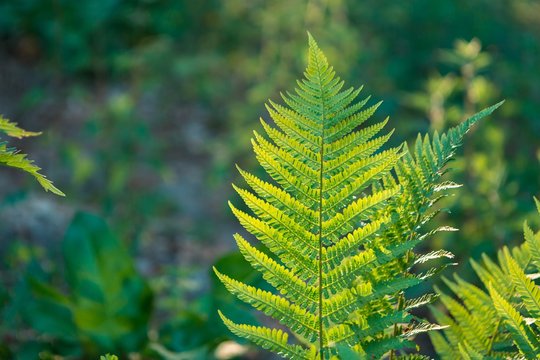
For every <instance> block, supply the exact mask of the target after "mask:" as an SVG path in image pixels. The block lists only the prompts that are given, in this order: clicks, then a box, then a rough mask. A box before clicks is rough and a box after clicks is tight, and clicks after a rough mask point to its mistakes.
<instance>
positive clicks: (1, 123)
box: [0, 115, 64, 196]
mask: <svg viewBox="0 0 540 360" xmlns="http://www.w3.org/2000/svg"><path fill="white" fill-rule="evenodd" d="M0 132H3V133H4V134H5V135H7V136H10V137H14V138H18V139H21V138H24V137H30V136H37V135H40V134H41V133H39V132H30V131H26V130H23V129H21V128H20V127H18V126H17V124H16V123H13V122H11V121H9V120H7V119H6V118H4V117H2V116H1V115H0ZM0 163H1V164H4V165H6V166H11V167H14V168H17V169H21V170H22V171H25V172H27V173H29V174H30V175H32V176H33V177H34V178H35V179H36V180H37V181H38V182H39V184H40V185H41V186H42V187H43V188H44V189H45V190H46V191H50V192H52V193H54V194H56V195H60V196H64V193H63V192H62V191H60V190H59V189H58V188H56V187H55V186H54V185H53V183H52V181H51V180H49V179H47V178H46V177H45V175H43V174H41V173H40V172H39V171H40V170H41V168H40V167H38V166H37V165H36V164H34V161H32V160H30V159H28V158H27V155H26V154H22V153H20V152H19V151H18V150H17V149H14V148H10V147H8V146H7V143H6V142H0Z"/></svg>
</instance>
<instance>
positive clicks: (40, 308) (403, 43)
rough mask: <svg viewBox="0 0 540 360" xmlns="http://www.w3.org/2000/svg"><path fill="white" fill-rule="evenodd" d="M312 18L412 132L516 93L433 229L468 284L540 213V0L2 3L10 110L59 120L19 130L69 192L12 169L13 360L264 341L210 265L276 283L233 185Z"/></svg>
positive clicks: (0, 40) (1, 340) (177, 354)
mask: <svg viewBox="0 0 540 360" xmlns="http://www.w3.org/2000/svg"><path fill="white" fill-rule="evenodd" d="M307 30H309V31H310V32H311V33H312V34H313V35H314V36H315V37H316V38H317V40H318V42H319V45H320V46H321V48H322V49H323V50H324V51H325V53H326V54H327V56H328V58H329V59H330V62H331V63H333V64H334V65H335V68H336V70H337V72H338V73H339V74H341V76H342V78H344V79H345V80H346V81H347V82H348V84H350V85H353V86H359V85H362V84H365V85H366V86H365V90H364V91H365V93H370V94H372V95H373V98H374V101H377V100H379V99H383V100H384V101H385V102H384V103H383V105H382V107H381V108H380V110H379V111H378V113H377V115H376V117H377V119H379V120H380V119H383V118H384V117H385V116H386V115H390V118H391V120H390V121H391V127H394V128H396V130H397V131H396V134H397V135H394V137H393V141H394V143H396V144H397V143H400V142H402V141H405V140H407V141H412V140H414V139H415V137H416V134H417V133H418V132H427V131H433V130H444V129H447V128H448V127H450V126H452V125H455V124H457V123H458V122H459V121H461V120H462V119H464V118H466V117H467V116H468V115H471V114H472V113H474V112H476V111H478V110H480V109H481V108H483V107H485V106H487V105H491V104H493V103H495V102H498V101H499V100H501V99H506V103H505V104H504V105H503V107H501V108H500V109H499V110H497V111H496V113H495V114H494V115H493V116H490V119H489V120H487V121H485V122H483V123H482V124H481V125H480V126H478V127H477V128H476V129H475V130H474V131H473V132H472V133H471V134H469V135H468V136H467V139H466V142H465V145H464V148H463V150H461V151H460V157H459V158H458V159H457V160H456V161H455V162H454V163H453V168H454V170H453V172H452V173H451V178H452V179H453V180H454V181H457V182H459V183H462V184H463V185H464V186H463V187H462V188H461V189H459V190H458V192H457V196H455V197H453V198H451V199H448V200H447V201H446V202H445V206H446V207H447V208H448V209H449V210H450V212H451V213H450V214H444V215H442V216H440V217H439V218H438V220H437V223H438V224H446V225H451V226H454V227H457V228H459V229H460V230H461V231H459V232H456V233H449V234H445V235H438V236H437V237H436V238H435V239H433V240H431V241H430V242H429V243H427V244H425V245H424V246H425V247H426V250H428V248H435V249H438V248H441V247H444V248H446V249H448V250H451V251H453V252H454V253H455V254H456V255H457V261H458V262H459V263H460V265H459V266H458V267H457V268H453V269H452V270H451V271H459V272H460V273H461V274H462V276H464V277H465V278H470V277H471V270H470V267H469V265H468V260H467V259H468V258H469V257H471V256H472V257H475V258H478V256H479V255H480V254H481V253H482V252H487V253H489V254H493V253H494V250H495V249H497V248H498V247H500V246H502V245H504V244H512V243H517V242H519V241H520V238H521V225H522V222H523V221H524V220H525V219H529V220H530V222H532V223H533V225H538V224H534V220H535V219H534V217H533V216H532V214H533V208H534V206H533V201H532V196H534V195H537V196H538V195H540V141H539V140H538V137H539V135H540V115H539V113H540V2H539V1H537V0H474V1H470V0H438V1H429V0H407V1H400V2H396V1H393V0H362V1H353V0H350V1H347V0H309V1H308V0H288V1H283V0H276V1H261V0H253V1H245V0H226V1H218V0H206V1H185V0H124V1H121V0H79V1H74V0H4V1H2V2H0V113H2V114H4V115H5V116H6V117H7V118H9V119H11V120H13V121H16V122H18V123H19V124H20V125H21V126H22V127H24V128H26V129H28V130H33V131H43V132H44V133H43V135H42V136H41V137H39V138H37V139H36V138H34V139H31V140H25V141H17V142H13V143H12V144H13V145H16V146H17V147H18V148H21V149H22V150H23V151H25V152H27V153H29V154H30V156H31V157H32V158H33V159H35V160H36V162H37V163H38V164H39V165H40V166H41V167H43V168H44V172H45V173H46V174H47V175H48V177H49V178H51V179H52V180H53V181H54V182H55V184H56V185H57V186H58V187H59V188H60V189H62V190H63V191H64V192H65V193H66V194H67V196H66V198H60V197H56V196H54V195H51V194H47V193H44V192H43V191H42V190H41V189H40V188H39V187H38V186H37V185H36V184H35V183H34V182H33V181H32V179H30V178H29V177H28V176H25V175H23V174H19V173H18V172H15V171H12V170H10V169H7V168H4V169H2V174H1V175H0V183H1V187H0V223H1V226H0V258H1V262H0V359H36V358H40V359H53V358H54V359H58V358H62V357H64V358H67V359H72V358H73V359H77V358H82V359H92V358H95V357H96V356H97V355H99V354H103V353H106V352H114V353H116V354H118V355H121V356H122V357H123V358H128V357H129V358H132V359H145V358H158V359H159V358H165V359H177V360H178V359H213V358H218V359H226V358H234V357H235V356H236V358H244V359H250V358H251V359H262V358H264V357H265V356H268V355H267V354H266V355H265V354H263V353H262V352H258V351H257V350H256V349H253V348H251V347H246V346H244V345H243V344H240V345H237V344H235V343H234V342H231V340H233V341H234V340H236V339H234V338H233V337H232V336H231V335H230V334H229V333H228V331H227V330H226V329H225V328H224V326H223V325H222V324H221V321H220V320H219V318H218V317H217V314H216V309H217V308H222V309H224V310H225V312H227V313H228V314H229V315H230V316H231V317H232V318H233V319H235V320H238V321H252V322H257V321H264V320H262V319H260V318H257V317H254V316H253V315H251V313H250V312H249V311H246V308H244V307H242V306H241V305H239V304H238V303H236V302H235V301H234V299H232V298H231V297H230V296H229V295H228V294H227V293H226V291H225V290H224V289H223V288H222V287H221V286H220V285H219V284H218V283H217V281H216V279H215V278H214V277H213V276H212V275H211V272H210V268H211V266H212V265H214V264H216V263H217V264H219V267H220V269H222V271H223V272H225V273H229V274H233V275H235V276H236V277H237V278H241V279H244V280H245V281H248V282H252V283H258V282H259V281H260V278H258V277H257V276H256V274H253V273H252V272H251V271H250V270H249V267H246V265H245V264H244V263H243V262H242V261H241V260H240V256H239V254H238V253H236V252H235V251H234V246H233V243H234V241H233V239H232V234H233V232H235V231H237V230H239V225H238V224H237V223H236V222H235V221H234V219H233V216H232V215H231V214H230V212H229V210H228V207H227V204H226V201H227V199H231V200H232V201H234V202H237V203H238V199H237V198H236V196H235V195H234V194H233V191H232V188H231V186H230V184H231V182H235V181H239V178H238V174H237V173H236V171H235V167H234V164H235V163H238V164H241V165H242V167H244V168H247V169H255V165H256V164H255V161H254V156H253V155H252V154H251V149H250V141H249V139H250V137H251V135H252V133H251V129H257V130H260V128H259V127H260V125H259V122H258V118H259V117H260V116H266V113H265V110H264V106H263V104H264V102H265V101H266V100H267V99H268V98H272V99H278V98H279V92H280V91H282V90H286V89H290V88H291V87H293V86H294V80H295V79H296V78H298V77H300V75H301V74H302V70H303V67H304V65H305V60H306V51H307V36H306V31H307ZM424 290H427V289H426V288H424V289H418V290H417V291H424ZM424 345H425V346H423V347H424V349H425V350H424V351H427V352H429V345H427V344H424ZM235 354H236V355H235ZM54 356H62V357H54Z"/></svg>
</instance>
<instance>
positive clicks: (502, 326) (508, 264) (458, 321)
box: [430, 200, 540, 360]
mask: <svg viewBox="0 0 540 360" xmlns="http://www.w3.org/2000/svg"><path fill="white" fill-rule="evenodd" d="M536 205H537V208H538V213H539V214H540V202H538V200H536ZM524 235H525V241H524V243H523V244H522V245H520V246H517V247H514V248H512V249H509V248H508V247H504V248H502V249H501V250H500V251H499V252H498V256H497V261H496V262H495V261H493V260H491V259H490V258H489V257H488V256H487V255H485V254H484V255H483V257H482V262H476V261H474V260H473V261H471V263H472V266H473V268H474V270H475V272H476V274H477V275H478V277H479V278H480V281H481V282H482V284H483V287H482V288H480V287H477V286H475V285H473V284H471V283H469V282H467V281H465V280H463V279H462V278H460V277H459V276H457V275H454V279H453V280H449V279H445V283H446V284H447V285H448V287H449V288H450V290H451V291H452V292H453V293H454V294H455V296H457V299H456V298H455V297H452V296H450V295H447V294H445V293H444V292H442V291H440V290H439V293H440V298H441V301H442V303H443V304H444V306H445V307H446V309H447V310H448V313H449V315H446V314H445V313H443V312H441V311H439V310H437V309H433V311H434V315H435V317H436V319H437V321H438V322H439V323H440V324H444V325H447V326H449V327H448V328H447V329H445V330H444V333H443V334H440V333H432V334H430V336H431V339H432V341H433V345H434V346H435V349H436V350H437V352H438V353H439V354H440V355H441V358H442V359H443V360H444V359H457V358H463V359H484V358H489V359H510V358H512V359H517V358H526V359H537V358H538V354H540V326H539V323H540V288H539V287H538V278H539V277H540V232H536V233H535V232H534V231H533V230H532V229H531V228H530V227H529V226H528V225H527V223H525V224H524Z"/></svg>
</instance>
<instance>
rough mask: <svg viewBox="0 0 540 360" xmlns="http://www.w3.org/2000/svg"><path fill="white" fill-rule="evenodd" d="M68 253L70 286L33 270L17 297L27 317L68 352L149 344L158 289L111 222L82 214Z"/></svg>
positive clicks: (68, 238) (66, 244)
mask: <svg viewBox="0 0 540 360" xmlns="http://www.w3.org/2000/svg"><path fill="white" fill-rule="evenodd" d="M62 256H63V260H64V265H65V266H64V272H65V279H66V281H67V286H68V289H69V291H67V292H66V291H62V290H61V289H59V288H57V287H56V286H54V285H53V284H51V283H50V281H49V280H48V279H47V276H46V275H47V274H45V273H44V272H43V271H39V269H35V268H31V269H29V271H28V273H27V274H26V276H25V278H26V279H25V283H24V285H25V289H26V290H25V291H21V292H20V293H19V294H18V297H17V298H16V299H15V302H16V303H17V304H18V306H20V307H21V311H20V313H21V314H22V316H23V317H24V320H25V321H26V322H27V323H29V325H30V326H31V327H32V328H33V329H34V330H36V331H37V332H38V333H40V334H43V335H44V336H45V337H46V338H48V339H49V341H50V342H51V343H52V344H56V345H57V346H59V345H62V346H60V347H59V348H60V349H62V350H63V351H64V352H63V353H61V354H60V355H64V356H67V355H72V356H74V355H75V356H82V355H84V356H98V355H99V354H100V353H102V352H103V351H114V352H116V353H120V354H127V353H129V352H132V351H136V350H138V349H141V348H143V347H144V345H145V344H146V343H147V341H148V338H147V336H148V335H147V332H148V322H149V318H150V310H151V308H152V292H151V290H150V288H149V286H148V284H147V282H146V281H145V280H144V279H143V278H142V277H141V276H140V275H139V274H138V273H137V271H136V269H135V265H134V262H133V258H132V257H131V256H130V255H129V253H128V251H127V249H125V247H124V246H123V245H122V243H121V242H120V241H119V240H118V239H117V238H116V236H115V235H114V234H113V233H112V231H111V230H110V229H109V227H108V226H107V224H106V223H105V221H104V220H103V219H101V218H99V217H97V216H95V215H91V214H88V213H82V212H81V213H78V214H76V215H75V217H74V219H73V221H72V223H71V225H70V226H69V228H68V230H67V233H66V235H65V238H64V239H63V241H62ZM40 274H41V275H40ZM66 351H67V353H66Z"/></svg>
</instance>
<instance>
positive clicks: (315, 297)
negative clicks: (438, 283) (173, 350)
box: [214, 35, 500, 359]
mask: <svg viewBox="0 0 540 360" xmlns="http://www.w3.org/2000/svg"><path fill="white" fill-rule="evenodd" d="M304 75H305V78H304V79H302V80H299V81H298V82H297V88H296V89H295V92H294V93H289V92H287V93H286V94H284V95H282V97H283V101H284V103H285V104H284V105H281V104H278V103H275V102H272V101H270V102H269V104H268V105H267V109H268V112H269V114H270V117H271V118H272V120H273V122H274V123H275V125H277V128H276V127H273V126H272V125H271V124H269V123H268V122H266V121H264V120H261V122H262V126H263V128H264V130H265V132H266V136H263V135H261V134H258V133H255V135H254V139H253V141H252V142H253V148H254V151H255V154H256V156H257V160H258V161H259V163H260V164H261V166H262V167H263V168H264V169H265V170H266V172H267V173H268V175H269V176H270V177H271V178H272V180H270V181H265V180H262V179H259V178H258V177H256V176H255V175H253V174H251V173H249V172H247V171H245V170H242V169H239V171H240V173H241V175H242V176H243V178H244V179H245V181H246V183H247V184H248V185H249V187H250V188H251V190H245V189H242V188H240V187H237V186H234V188H235V190H236V191H237V192H238V194H239V195H240V197H241V198H242V199H243V200H244V202H245V203H246V205H247V206H248V207H249V209H250V210H251V212H252V213H250V214H248V213H246V212H244V211H242V210H240V209H238V208H237V207H235V206H234V205H232V204H230V206H231V209H232V211H233V213H234V214H235V215H236V217H237V218H238V220H239V221H240V223H241V224H242V226H243V227H244V228H245V229H246V230H247V231H248V232H249V233H251V234H252V235H253V236H255V237H256V238H257V239H258V240H259V241H260V243H262V244H263V245H264V248H258V247H255V246H253V245H252V244H251V243H250V242H248V241H247V240H246V239H244V238H243V237H242V236H241V235H239V234H235V235H234V238H235V239H236V242H237V244H238V247H239V249H240V251H241V253H242V254H243V255H244V257H245V258H246V260H247V261H248V262H249V263H250V264H251V265H252V266H253V268H254V269H256V270H257V271H260V272H261V273H262V276H263V278H264V279H265V280H266V281H267V282H268V283H269V284H270V285H271V286H272V287H274V288H275V289H276V290H277V292H276V293H273V292H269V291H265V290H262V289H257V288H255V287H252V286H249V285H246V284H244V283H241V282H239V281H236V280H234V279H232V278H231V277H229V276H227V275H225V274H222V273H221V272H219V271H218V270H217V269H214V270H215V272H216V274H217V276H218V277H219V279H220V280H221V281H222V282H223V284H224V285H225V287H226V288H227V289H228V290H229V291H230V292H231V293H233V294H235V295H236V296H237V297H238V298H240V299H241V300H243V301H245V302H247V303H249V304H251V305H252V306H253V307H255V308H257V309H258V310H260V311H262V312H263V313H265V314H266V315H268V316H270V317H273V318H274V319H276V320H277V321H279V322H280V323H281V325H282V326H283V327H286V328H287V329H288V331H283V330H281V329H272V328H268V327H263V326H252V325H247V324H237V323H235V322H234V321H233V320H231V319H229V318H227V317H226V316H225V315H224V314H222V313H221V312H220V316H221V318H222V319H223V321H224V323H225V325H226V326H227V327H228V328H229V329H230V330H231V331H232V332H233V333H234V334H236V335H238V336H241V337H244V338H246V339H248V340H250V341H252V342H254V343H256V344H258V345H259V346H262V347H263V348H265V349H268V350H270V351H273V352H275V353H277V354H279V355H281V356H283V357H284V358H289V359H339V358H343V359H345V358H347V359H350V358H351V356H354V357H357V358H359V359H362V358H370V359H371V358H381V357H386V356H389V357H390V358H396V357H397V356H399V353H400V351H401V350H402V349H404V348H407V347H412V346H414V344H413V343H412V341H411V339H412V338H413V337H414V336H415V335H416V334H418V333H420V332H424V331H428V330H431V329H434V328H437V326H436V325H433V324H429V323H427V322H425V321H423V320H421V319H418V318H416V317H415V316H413V315H412V314H411V310H412V309H415V308H417V307H419V306H422V305H425V304H428V303H430V302H431V301H432V300H433V299H434V295H433V294H426V295H424V296H422V297H420V298H416V299H406V298H405V295H404V291H405V290H406V289H408V288H410V287H412V286H415V285H417V284H419V283H421V282H422V281H424V280H425V279H427V278H428V277H430V276H432V275H433V274H435V273H437V270H439V269H440V268H439V269H438V268H433V267H432V268H431V269H430V270H429V271H427V272H426V273H421V274H415V273H414V272H413V270H412V268H413V266H415V264H418V263H429V262H430V261H431V260H433V259H438V258H441V257H447V258H450V257H452V254H451V253H449V252H446V251H443V250H439V251H435V252H431V253H429V254H423V255H421V254H417V253H415V252H414V251H413V249H414V248H415V246H416V245H418V244H419V243H420V242H421V241H423V240H425V239H426V238H427V237H428V236H430V235H432V234H433V233H435V232H436V231H427V230H424V227H425V225H426V223H428V222H429V220H430V219H431V218H432V217H433V216H434V215H435V214H436V211H434V210H430V209H431V207H432V205H433V204H434V203H435V202H436V201H437V200H438V199H439V198H441V197H442V196H443V195H441V194H444V192H445V191H447V190H449V189H452V188H454V187H456V185H455V184H453V183H441V182H440V178H441V176H442V173H443V169H444V167H445V165H446V163H447V162H448V160H449V159H450V158H451V157H452V156H453V154H454V152H455V149H456V147H457V146H459V145H460V143H461V140H462V138H463V136H464V135H465V133H466V132H467V131H468V130H469V128H470V127H471V126H472V125H473V124H474V123H475V122H476V121H478V120H479V119H480V118H482V117H483V116H485V115H488V114H490V113H491V112H492V111H493V110H494V109H495V108H496V107H497V106H499V105H500V104H497V105H495V106H493V107H491V108H488V109H485V110H483V111H482V112H480V113H478V114H476V115H475V116H473V117H472V118H470V119H468V120H466V121H465V122H463V123H462V124H461V125H459V126H457V127H455V128H453V129H451V130H449V131H448V133H446V134H443V135H441V136H439V135H438V134H435V135H434V136H433V138H432V139H431V138H429V137H428V136H426V137H424V138H423V139H422V138H420V137H419V139H418V140H417V141H416V144H415V146H414V151H412V150H409V148H408V146H407V145H406V144H403V145H402V146H399V147H390V148H386V149H384V145H385V144H386V142H387V141H388V139H389V138H390V136H391V134H392V131H390V132H387V133H382V130H383V128H384V126H385V125H386V123H387V121H388V119H386V120H384V121H382V122H378V123H374V124H371V125H369V126H365V125H364V123H365V122H366V121H367V120H369V119H370V118H371V116H372V115H373V114H374V113H375V111H376V110H377V108H378V107H379V105H380V103H377V104H375V105H371V106H367V103H368V101H369V96H368V97H365V98H364V99H362V100H359V101H358V100H357V98H358V96H359V95H360V91H361V89H354V88H347V89H345V90H343V89H344V82H343V81H342V80H341V79H340V78H339V77H338V76H336V74H335V71H334V70H333V68H332V67H331V66H330V65H329V64H328V61H327V59H326V57H325V55H324V54H323V52H322V51H321V50H320V49H319V47H318V45H317V43H316V42H315V40H314V39H313V38H312V37H311V35H309V57H308V66H307V69H306V71H305V73H304ZM448 229H449V228H442V229H439V230H441V231H443V230H448ZM291 335H292V336H293V337H294V340H293V341H289V337H290V336H291ZM419 358H421V357H419Z"/></svg>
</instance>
